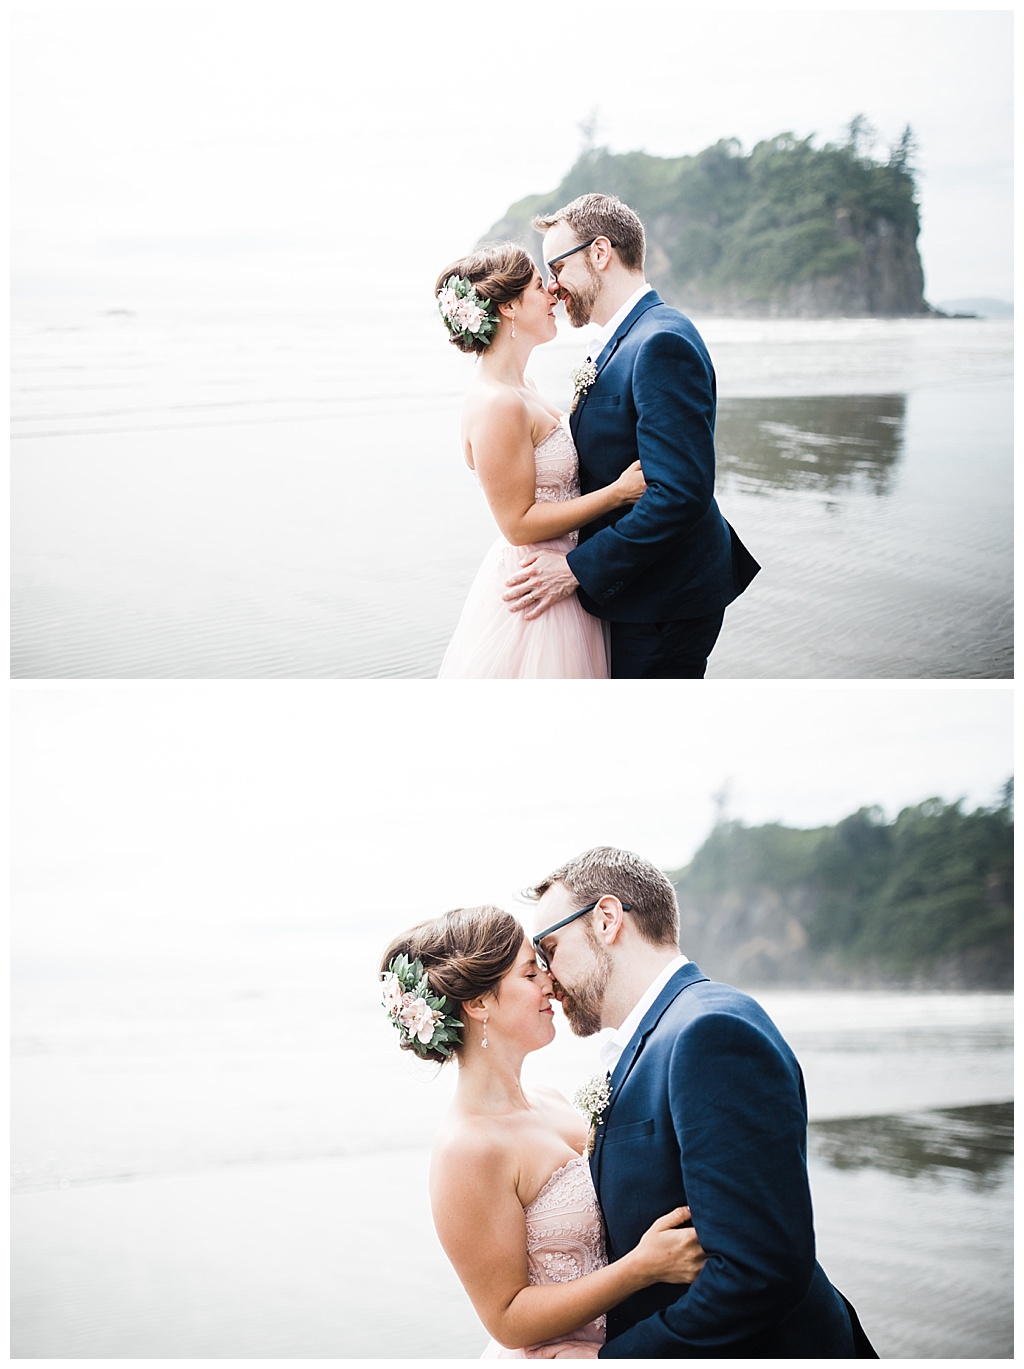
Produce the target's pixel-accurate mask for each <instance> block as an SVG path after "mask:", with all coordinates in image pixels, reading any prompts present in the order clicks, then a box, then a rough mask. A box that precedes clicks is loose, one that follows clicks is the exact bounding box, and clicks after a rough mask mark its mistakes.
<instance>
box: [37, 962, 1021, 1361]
mask: <svg viewBox="0 0 1024 1369" xmlns="http://www.w3.org/2000/svg"><path fill="white" fill-rule="evenodd" d="M308 950H309V948H308V947H303V946H300V945H296V946H295V947H294V948H293V951H294V954H293V955H292V954H279V955H276V956H275V957H274V958H273V961H272V962H271V961H270V960H269V959H268V960H266V961H261V960H259V959H258V958H255V959H251V961H250V963H248V964H244V965H243V964H242V962H241V960H240V959H239V958H237V957H236V958H235V959H233V960H232V962H231V963H230V965H227V964H226V965H225V967H224V968H223V969H222V970H221V971H220V972H219V973H213V969H212V967H213V965H214V960H215V957H212V956H211V955H210V953H209V952H208V951H206V950H205V949H204V948H203V947H201V946H200V947H197V948H196V958H197V959H198V961H199V962H200V963H199V967H197V965H196V964H195V963H194V961H195V959H196V958H194V959H193V961H192V962H190V963H189V964H188V965H187V966H186V964H185V962H183V963H182V966H181V967H175V966H174V965H173V964H170V963H167V964H165V965H163V966H162V967H160V968H158V967H157V966H155V965H149V966H142V965H139V964H132V965H129V964H128V963H127V962H125V963H123V964H122V963H120V962H119V960H118V957H116V956H112V957H109V958H107V959H106V960H104V961H103V962H102V964H100V962H99V961H97V962H96V963H95V964H93V965H92V966H91V967H89V966H86V965H83V964H79V965H77V966H76V965H74V964H72V963H71V962H70V961H69V962H67V963H64V964H62V963H61V962H59V961H56V960H55V959H54V958H53V957H51V958H50V962H49V964H47V965H44V964H42V963H39V964H36V965H34V966H33V965H27V964H21V965H18V966H17V967H16V972H15V983H14V989H13V1004H12V1006H13V1043H12V1044H13V1059H12V1106H13V1118H14V1124H13V1129H12V1160H13V1164H14V1176H13V1178H14V1193H13V1195H12V1233H13V1243H12V1286H13V1303H12V1336H13V1343H14V1353H15V1355H16V1356H17V1357H24V1358H46V1357H52V1358H80V1357H81V1358H90V1357H92V1358H106V1357H126V1356H136V1357H140V1358H163V1357H169V1358H175V1357H179V1358H196V1357H203V1356H212V1357H222V1358H260V1357H298V1358H314V1357H316V1358H324V1357H341V1358H356V1357H363V1356H366V1357H371V1358H398V1357H412V1358H439V1359H440V1358H453V1357H466V1358H472V1357H475V1356H476V1355H478V1354H479V1352H480V1350H481V1349H482V1346H483V1343H484V1340H485V1339H486V1338H485V1337H484V1335H483V1333H482V1331H481V1328H480V1326H479V1323H478V1322H477V1320H476V1317H475V1315H474V1313H473V1311H472V1308H471V1307H470V1306H469V1304H468V1302H467V1301H466V1298H465V1295H464V1294H463V1293H462V1291H461V1289H460V1287H459V1285H458V1283H457V1280H456V1279H455V1277H454V1275H453V1273H452V1271H451V1269H450V1267H449V1266H448V1263H447V1261H446V1259H445V1257H444V1254H443V1252H442V1251H441V1249H440V1247H439V1245H438V1243H437V1240H436V1237H435V1236H434V1234H433V1230H432V1226H431V1221H430V1215H429V1210H428V1204H427V1198H426V1173H427V1163H428V1147H429V1144H430V1139H431V1137H432V1135H433V1132H434V1130H435V1128H436V1126H437V1123H438V1121H439V1119H440V1117H441V1116H442V1114H443V1112H444V1110H445V1108H446V1106H447V1103H448V1099H449V1097H450V1093H451V1088H452V1084H453V1080H452V1079H451V1078H450V1077H448V1076H446V1075H444V1074H443V1073H442V1074H437V1073H435V1072H434V1071H433V1070H430V1069H424V1068H423V1067H422V1066H421V1065H420V1064H419V1062H417V1061H415V1060H412V1059H410V1058H409V1057H408V1056H407V1055H402V1054H401V1053H400V1052H397V1051H395V1049H394V1043H393V1040H392V1037H393V1031H392V1029H391V1027H390V1026H389V1025H388V1024H387V1022H386V1021H385V1020H384V1016H383V1014H382V1013H381V1011H380V1008H379V1005H378V1003H377V1001H376V999H377V995H376V989H375V986H374V985H372V984H367V985H364V984H363V983H362V982H361V981H359V982H358V983H355V984H354V985H353V984H352V982H351V980H349V981H348V982H349V984H350V990H349V992H347V993H346V994H344V995H339V993H338V987H337V986H338V977H339V973H340V966H341V965H342V964H344V963H346V961H345V957H346V956H351V953H352V952H351V947H350V946H349V944H348V943H347V942H346V943H344V944H338V945H336V946H334V945H332V946H324V947H322V948H321V950H320V952H319V953H318V954H317V955H315V956H313V957H312V958H311V957H310V956H309V955H308ZM250 953H251V948H250ZM761 997H762V1000H763V1002H764V1004H765V1006H766V1007H767V1009H768V1010H769V1012H770V1013H771V1014H772V1015H773V1017H774V1018H775V1019H776V1021H777V1022H778V1023H779V1025H780V1027H781V1028H782V1030H783V1032H784V1034H785V1035H786V1036H787V1038H788V1039H789V1040H790V1041H791V1043H792V1044H793V1046H794V1049H795V1050H796V1051H797V1054H798V1055H799V1057H800V1060H801V1063H802V1065H803V1067H804V1073H805V1076H806V1081H807V1091H808V1099H809V1105H810V1111H811V1126H810V1132H809V1156H810V1159H809V1166H810V1175H811V1185H812V1192H813V1197H814V1204H815V1220H816V1230H817V1236H818V1250H819V1257H820V1259H821V1262H822V1264H823V1265H824V1267H825V1268H826V1270H827V1271H828V1273H829V1275H830V1277H831V1278H832V1279H833V1280H834V1282H835V1283H836V1284H837V1286H839V1287H840V1288H842V1290H843V1291H844V1292H845V1293H846V1294H847V1296H848V1297H850V1299H851V1300H852V1301H853V1303H854V1304H855V1306H856V1307H857V1308H858V1311H859V1312H860V1314H861V1316H862V1319H863V1321H864V1324H865V1327H866V1328H867V1330H868V1333H869V1335H870V1336H871V1337H872V1339H873V1340H874V1341H875V1343H876V1346H877V1348H878V1349H879V1351H880V1353H881V1354H882V1355H883V1356H888V1357H900V1358H930V1357H943V1356H950V1357H954V1358H958V1357H969V1358H985V1357H999V1356H1003V1355H1007V1354H1008V1353H1009V1349H1008V1347H1009V1346H1010V1345H1011V1342H1012V1306H1013V1300H1012V1287H1011V1277H1010V1275H1011V1256H1012V1155H1011V1148H1012V1125H1011V1119H1012V1104H1010V1103H1009V1102H1008V1100H1009V1099H1010V1098H1011V1097H1012V1092H1013V1050H1012V1046H1013V1004H1012V998H1010V997H1009V996H1008V995H990V994H981V995H970V994H922V995H912V994H898V993H828V994H825V993H820V994H816V993H789V992H786V993H783V992H773V993H771V994H765V995H762V996H761ZM594 1060H595V1043H594V1041H593V1040H590V1041H586V1040H580V1039H578V1038H575V1037H572V1036H571V1034H569V1033H568V1032H566V1031H562V1030H560V1031H559V1035H558V1038H557V1040H556V1042H555V1044H554V1045H553V1046H552V1047H551V1048H550V1049H549V1050H546V1051H542V1052H538V1053H537V1054H536V1056H531V1057H530V1060H529V1061H528V1066H529V1068H528V1072H527V1073H528V1084H529V1083H540V1082H543V1083H547V1084H552V1085H554V1086H555V1087H558V1088H560V1089H562V1090H563V1092H566V1093H571V1092H572V1091H573V1090H574V1089H575V1087H577V1086H578V1084H579V1083H580V1081H581V1080H583V1079H585V1078H587V1077H588V1076H589V1075H590V1074H591V1073H592V1072H593V1069H594ZM765 1200H766V1201H770V1200H771V1195H770V1194H768V1195H766V1196H765ZM396 1248H397V1249H399V1250H400V1251H402V1252H404V1259H405V1263H401V1262H400V1268H397V1269H396ZM409 1252H413V1253H412V1254H410V1253H409ZM396 1287H400V1289H401V1296H396ZM948 1309H952V1310H953V1312H954V1315H947V1310H948Z"/></svg>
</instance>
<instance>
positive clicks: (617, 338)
mask: <svg viewBox="0 0 1024 1369" xmlns="http://www.w3.org/2000/svg"><path fill="white" fill-rule="evenodd" d="M661 303H663V300H662V298H661V296H660V295H659V294H658V292H657V290H648V292H647V294H646V295H643V296H642V297H641V298H640V299H638V300H637V302H636V304H634V305H633V307H632V309H630V311H629V313H628V314H627V315H626V317H625V318H624V319H623V320H622V322H621V323H620V324H619V326H618V328H616V330H615V332H614V333H613V334H612V336H611V337H610V338H609V339H608V341H607V342H606V343H605V345H604V347H603V348H602V349H601V351H600V352H599V353H598V354H597V374H598V375H600V374H601V372H602V371H603V370H604V368H605V367H606V366H607V365H608V363H609V361H611V359H612V357H613V356H614V355H615V351H616V348H617V347H618V345H619V343H620V342H621V341H622V339H623V338H624V337H625V336H626V334H627V333H628V332H629V330H630V329H631V328H632V327H633V324H634V323H636V321H637V319H639V318H640V317H641V316H642V315H644V314H646V313H647V310H648V309H653V308H654V306H655V305H656V304H661Z"/></svg>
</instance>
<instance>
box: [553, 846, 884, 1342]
mask: <svg viewBox="0 0 1024 1369" xmlns="http://www.w3.org/2000/svg"><path fill="white" fill-rule="evenodd" d="M530 894H531V896H532V897H534V898H536V899H537V919H536V925H537V928H538V932H537V935H536V936H535V937H534V938H533V941H534V946H535V948H536V950H537V958H538V961H539V962H543V963H546V964H547V965H548V966H549V967H550V970H551V974H552V975H553V976H554V978H555V981H556V993H557V996H558V998H559V999H560V1001H561V1003H562V1007H563V1009H564V1011H565V1015H566V1017H567V1018H568V1019H569V1024H570V1026H571V1027H572V1029H573V1031H574V1032H575V1033H576V1034H577V1035H579V1036H590V1035H592V1034H593V1033H594V1032H596V1031H598V1030H600V1028H602V1027H614V1028H615V1034H614V1035H613V1036H612V1037H611V1039H610V1040H608V1041H606V1042H605V1044H604V1046H603V1047H602V1050H601V1055H602V1061H603V1063H604V1064H605V1065H606V1067H607V1069H608V1070H609V1072H610V1074H611V1101H610V1102H609V1104H608V1106H607V1107H606V1109H605V1111H604V1114H603V1117H602V1119H601V1122H600V1125H599V1126H598V1128H597V1142H596V1145H595V1148H594V1153H593V1157H592V1159H591V1162H590V1164H591V1170H592V1173H593V1176H594V1183H595V1187H596V1189H597V1196H598V1200H599V1202H600V1205H601V1210H602V1212H603V1214H604V1219H605V1225H606V1228H607V1235H608V1258H609V1260H614V1259H617V1258H618V1257H619V1256H621V1255H624V1254H625V1253H626V1252H627V1251H629V1250H632V1249H633V1247H634V1246H635V1245H636V1244H637V1242H638V1241H639V1239H640V1237H641V1236H642V1235H643V1233H644V1232H645V1231H646V1229H647V1228H648V1227H649V1226H650V1224H651V1223H652V1222H653V1221H654V1220H655V1218H656V1217H657V1216H658V1214H659V1213H662V1212H668V1211H670V1210H671V1209H672V1208H674V1207H677V1206H684V1205H688V1206H689V1208H690V1210H691V1212H692V1214H693V1225H694V1227H695V1228H696V1231H697V1237H698V1239H699V1241H700V1243H701V1245H702V1247H703V1248H704V1250H705V1252H706V1254H707V1257H708V1258H707V1263H706V1264H705V1266H704V1268H703V1270H702V1271H701V1273H700V1274H699V1275H698V1277H697V1280H696V1282H695V1283H693V1284H691V1285H689V1286H688V1287H687V1286H685V1285H684V1286H677V1285H672V1284H659V1285H656V1286H655V1287H653V1288H647V1289H644V1290H643V1291H642V1292H640V1293H636V1294H634V1295H633V1296H632V1297H630V1298H628V1299H627V1300H626V1301H625V1302H623V1303H620V1304H619V1306H618V1307H615V1308H613V1309H612V1310H611V1311H610V1312H609V1313H608V1339H607V1342H606V1344H605V1345H604V1347H603V1348H602V1350H601V1352H600V1353H601V1356H603V1357H604V1358H608V1359H666V1358H667V1359H685V1358H690V1357H700V1358H711V1357H729V1358H743V1359H749V1358H755V1359H813V1358H826V1359H853V1358H859V1359H877V1358H878V1356H877V1355H876V1354H875V1352H874V1350H873V1349H872V1348H871V1345H870V1343H869V1341H868V1339H867V1337H866V1336H865V1334H864V1332H863V1331H862V1330H861V1326H860V1322H859V1321H858V1319H857V1314H856V1313H855V1312H854V1310H853V1308H852V1307H851V1306H850V1304H849V1303H848V1302H847V1301H846V1299H845V1298H844V1297H843V1295H842V1294H841V1293H839V1292H838V1291H837V1290H836V1289H835V1288H834V1287H833V1286H832V1284H831V1283H829V1281H828V1279H827V1277H826V1276H825V1272H824V1270H823V1269H822V1268H821V1266H820V1265H819V1264H818V1263H817V1261H816V1260H815V1253H814V1228H813V1223H812V1216H811V1197H810V1191H809V1187H808V1179H807V1162H806V1135H807V1106H806V1101H805V1097H804V1086H803V1078H802V1076H801V1073H800V1067H799V1065H798V1064H797V1061H796V1058H795V1056H794V1055H793V1052H792V1051H791V1050H790V1048H789V1046H788V1045H787V1044H786V1042H785V1041H784V1040H783V1038H782V1036H781V1035H780V1034H779V1031H778V1029H777V1027H776V1026H775V1024H774V1023H773V1022H772V1021H771V1019H770V1018H769V1017H768V1016H767V1014H766V1013H765V1012H764V1011H763V1009H761V1008H760V1007H759V1006H758V1004H757V1003H755V1002H754V1001H753V999H751V998H748V997H747V996H746V994H743V993H740V992H739V990H738V989H733V988H730V987H729V986H728V985H727V984H717V983H714V982H713V981H712V980H710V979H708V977H707V976H706V975H703V974H701V972H700V970H699V969H698V968H697V966H696V965H694V964H693V963H692V962H691V961H689V960H687V959H686V957H685V956H682V955H680V954H679V946H678V932H679V914H678V908H677V905H676V897H675V890H674V889H673V887H672V885H671V883H670V882H669V880H668V879H667V878H666V877H665V875H663V874H662V873H661V871H660V870H657V869H656V868H655V867H654V866H653V865H651V864H650V862H649V861H646V860H643V859H642V858H641V857H639V856H636V855H633V854H632V852H629V851H619V850H616V849H614V848H612V847H598V848H596V849H595V850H592V851H587V852H585V853H584V854H583V855H581V856H577V857H576V859H575V860H571V861H569V862H567V863H566V864H565V865H563V866H561V867H560V868H559V869H557V870H555V871H554V872H553V873H552V874H550V875H549V876H548V877H547V879H546V880H544V881H543V882H542V883H541V884H539V885H538V886H537V887H536V888H535V889H533V890H531V891H530ZM530 1357H531V1358H546V1357H548V1356H547V1355H546V1354H545V1352H544V1350H543V1349H542V1350H537V1351H533V1352H530Z"/></svg>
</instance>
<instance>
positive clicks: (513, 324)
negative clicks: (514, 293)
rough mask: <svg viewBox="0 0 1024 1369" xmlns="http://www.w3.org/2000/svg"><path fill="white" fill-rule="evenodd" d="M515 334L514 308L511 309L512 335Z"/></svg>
mask: <svg viewBox="0 0 1024 1369" xmlns="http://www.w3.org/2000/svg"><path fill="white" fill-rule="evenodd" d="M515 335H516V315H515V310H513V311H512V336H513V337H515Z"/></svg>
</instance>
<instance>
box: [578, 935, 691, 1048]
mask: <svg viewBox="0 0 1024 1369" xmlns="http://www.w3.org/2000/svg"><path fill="white" fill-rule="evenodd" d="M689 963H690V957H689V956H686V955H677V956H676V958H675V960H672V961H670V962H669V963H668V964H667V965H666V966H665V968H664V969H663V970H662V972H661V974H659V975H658V977H657V979H656V980H655V981H654V983H653V984H651V985H649V987H648V989H647V992H646V993H645V994H644V995H643V996H642V998H641V999H640V1001H639V1002H638V1003H637V1005H636V1006H635V1007H634V1009H633V1011H632V1012H631V1013H630V1014H629V1016H628V1017H627V1018H626V1020H625V1022H623V1024H622V1026H621V1027H619V1028H618V1029H617V1030H616V1031H615V1032H614V1033H613V1034H612V1035H611V1036H609V1038H608V1040H607V1041H604V1042H602V1044H601V1047H600V1049H599V1050H598V1056H599V1058H600V1061H601V1064H602V1065H604V1067H605V1069H606V1070H607V1071H608V1073H609V1074H611V1073H612V1071H613V1070H614V1069H615V1066H616V1065H617V1064H618V1063H619V1056H620V1055H621V1054H622V1052H623V1051H624V1050H625V1049H626V1047H627V1046H628V1045H629V1043H630V1041H631V1040H632V1039H633V1037H634V1036H635V1035H636V1032H637V1028H638V1027H639V1026H640V1023H641V1022H642V1021H643V1020H644V1018H645V1017H646V1016H647V1009H648V1008H649V1007H651V1005H652V1004H653V1003H654V1000H655V999H656V998H657V997H658V994H660V993H661V991H662V989H663V988H664V987H665V985H666V984H667V983H668V981H669V980H670V979H671V978H672V976H673V975H674V974H675V972H676V970H678V969H680V968H681V967H682V966H683V965H688V964H689Z"/></svg>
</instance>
